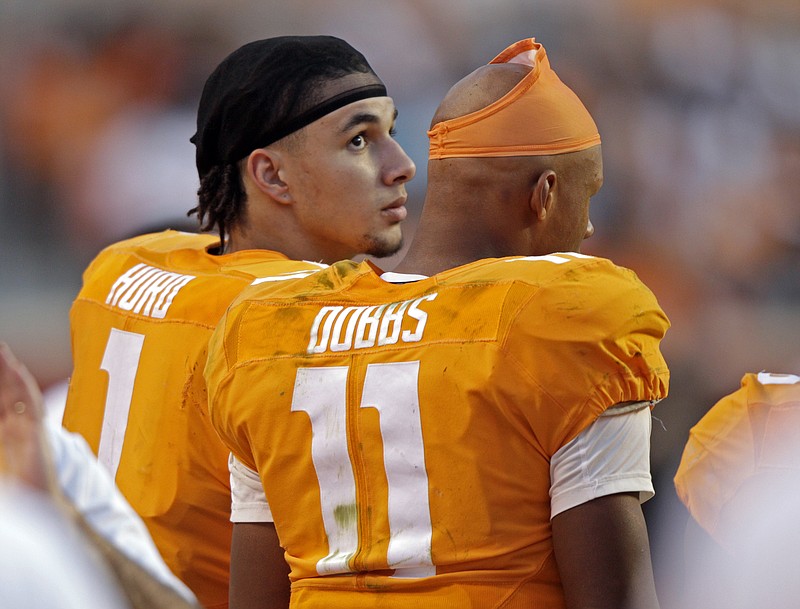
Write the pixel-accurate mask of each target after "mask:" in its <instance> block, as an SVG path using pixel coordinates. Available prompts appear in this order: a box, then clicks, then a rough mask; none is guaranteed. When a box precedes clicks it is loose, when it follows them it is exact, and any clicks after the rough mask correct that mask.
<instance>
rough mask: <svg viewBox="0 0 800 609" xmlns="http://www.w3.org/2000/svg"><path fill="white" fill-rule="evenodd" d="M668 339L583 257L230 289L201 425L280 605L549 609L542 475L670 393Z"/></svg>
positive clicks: (660, 323) (650, 307)
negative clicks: (247, 518)
mask: <svg viewBox="0 0 800 609" xmlns="http://www.w3.org/2000/svg"><path fill="white" fill-rule="evenodd" d="M668 325H669V323H668V321H667V319H666V317H665V315H664V313H663V312H662V311H661V309H660V308H659V306H658V304H657V302H656V299H655V297H654V296H653V294H652V293H651V292H650V291H649V290H648V289H647V288H646V287H645V286H644V285H643V284H642V283H641V282H640V281H639V280H638V279H637V278H636V276H635V275H634V273H633V272H631V271H628V270H626V269H621V268H619V267H616V266H614V265H613V264H612V263H611V262H609V261H607V260H603V259H600V258H593V257H589V256H582V255H580V254H556V255H551V256H542V257H531V258H508V259H497V260H484V261H479V262H475V263H473V264H469V265H466V266H463V267H460V268H456V269H452V270H449V271H446V272H443V273H441V274H439V275H436V276H434V277H431V278H428V279H424V280H420V281H416V282H412V283H407V284H396V285H395V284H388V283H386V282H385V281H383V280H382V279H380V277H379V276H378V275H377V274H376V273H375V271H374V270H373V268H372V267H371V265H369V263H361V264H360V265H359V264H355V263H350V262H342V263H337V264H336V265H334V266H332V267H330V268H329V269H327V270H325V271H321V272H319V273H316V274H313V275H310V276H309V277H307V278H305V279H300V280H299V281H292V282H285V283H284V284H282V285H278V284H274V285H272V286H254V287H253V288H248V289H247V290H245V291H244V292H243V293H242V294H241V296H240V298H238V299H237V301H236V302H235V303H234V305H232V307H231V308H230V309H229V311H228V313H227V314H226V317H225V318H224V321H223V322H221V323H220V325H219V326H218V328H217V331H216V332H215V333H214V336H213V338H212V341H211V343H210V347H209V362H208V366H207V368H206V379H207V382H208V387H209V396H210V402H209V405H210V412H211V418H212V422H213V424H214V426H215V427H216V428H217V430H218V431H219V433H220V436H221V437H222V439H223V441H224V442H225V443H226V444H228V446H229V447H230V448H231V450H232V452H233V453H234V454H235V455H236V456H237V458H238V459H239V460H240V461H242V462H243V463H244V464H245V465H247V466H249V467H251V468H252V469H255V470H257V471H258V472H259V474H260V476H261V479H262V482H263V485H264V490H265V493H266V497H267V500H268V502H269V505H270V508H271V510H272V514H273V516H274V520H275V525H276V528H277V531H278V535H279V537H280V540H281V545H282V546H283V547H284V548H285V550H286V558H287V560H288V562H289V564H290V567H291V578H292V582H293V583H292V607H293V608H294V607H297V608H303V609H307V608H310V607H326V608H331V609H337V608H345V607H347V608H352V607H392V608H411V607H414V608H417V607H420V606H425V607H459V608H466V607H481V608H489V607H506V608H512V607H539V608H545V607H547V608H550V607H563V606H564V600H563V594H562V591H561V585H560V581H559V576H558V571H557V569H556V564H555V559H554V556H553V547H552V542H551V530H550V498H549V495H548V493H549V488H550V470H549V468H550V458H551V456H552V455H553V454H554V453H555V452H556V451H558V450H559V448H561V447H562V446H564V445H565V444H566V443H567V442H569V441H570V440H572V439H573V438H574V437H576V436H577V435H578V434H579V433H580V432H581V431H582V430H584V429H585V428H586V427H587V426H588V425H590V424H591V423H592V422H593V421H594V420H595V419H596V418H597V417H598V416H599V415H600V414H601V413H602V412H603V411H604V410H605V409H607V408H608V407H610V406H612V405H614V404H616V403H619V402H625V401H631V400H632V401H644V400H659V399H661V398H663V397H664V396H665V395H666V393H667V385H668V370H667V367H666V364H665V362H664V360H663V358H662V356H661V353H660V350H659V342H660V340H661V338H662V336H663V335H664V333H665V331H666V329H667V327H668ZM364 591H371V592H375V594H365V593H364ZM409 593H412V594H409ZM414 593H423V594H422V597H420V596H418V595H417V594H414ZM421 598H424V602H421V600H420V599H421Z"/></svg>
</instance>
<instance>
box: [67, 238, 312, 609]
mask: <svg viewBox="0 0 800 609" xmlns="http://www.w3.org/2000/svg"><path fill="white" fill-rule="evenodd" d="M217 242H218V238H215V237H213V236H210V235H193V234H187V233H180V232H176V231H166V232H163V233H157V234H152V235H145V236H141V237H136V238H134V239H130V240H127V241H123V242H121V243H117V244H115V245H113V246H111V247H109V248H107V249H105V250H104V251H103V252H101V253H100V254H99V255H98V256H97V257H96V258H95V260H94V261H93V262H92V264H91V265H90V266H89V268H88V269H87V270H86V272H85V273H84V277H83V287H82V288H81V291H80V293H79V294H78V297H77V299H76V300H75V302H74V303H73V305H72V309H71V311H70V320H71V333H72V353H73V361H74V369H73V374H72V378H71V381H70V386H69V395H68V398H67V404H66V408H65V412H64V426H65V427H66V428H67V429H69V430H71V431H75V432H78V433H80V434H81V435H83V436H84V437H85V438H86V440H87V441H88V442H89V445H90V446H91V447H92V450H94V451H95V453H97V452H98V450H99V448H100V446H101V445H102V443H103V438H108V437H115V436H116V437H118V438H120V440H119V441H120V442H122V447H121V453H120V456H119V462H118V468H117V470H116V483H117V485H118V486H119V488H120V490H121V491H122V493H123V494H124V495H125V497H126V498H127V499H128V501H129V502H130V504H131V506H132V507H133V508H134V510H136V512H137V513H138V514H139V515H140V516H141V517H142V519H143V520H144V522H145V524H146V525H147V528H148V529H149V531H150V534H151V535H152V537H153V540H154V541H155V544H156V546H157V547H158V550H159V552H161V555H162V556H163V558H164V560H165V562H166V563H167V565H168V566H169V567H170V569H171V570H172V571H173V572H174V573H175V575H177V576H178V577H179V578H180V579H181V580H183V582H184V583H185V584H186V585H187V586H188V587H189V588H190V589H191V590H192V591H193V592H194V593H195V595H196V596H197V598H198V599H199V600H200V602H201V603H202V605H203V606H204V607H207V608H208V609H222V608H225V607H227V606H228V572H229V564H230V538H231V531H232V524H231V523H230V522H229V518H230V501H231V500H230V482H229V474H228V466H227V463H228V450H227V448H225V446H224V445H223V444H222V443H221V442H220V441H219V438H218V436H217V434H216V432H215V431H214V429H213V428H212V427H211V424H210V422H209V420H208V413H207V402H208V400H207V396H206V389H205V382H204V380H203V367H204V366H205V360H206V352H207V345H208V340H209V338H210V336H211V331H212V330H213V328H214V325H215V324H216V323H217V321H219V318H220V317H221V316H222V314H223V313H224V312H225V308H226V307H227V306H228V304H230V302H231V300H233V298H234V296H236V295H237V294H238V293H239V292H240V291H241V290H242V289H243V288H244V287H245V286H248V285H250V283H251V282H252V281H253V278H254V277H267V276H276V275H282V274H285V273H290V274H291V273H296V272H300V271H304V270H305V269H311V270H316V269H319V265H315V264H312V263H305V262H295V261H292V260H288V259H287V258H286V257H285V256H283V255H281V254H279V253H277V252H271V251H257V250H251V251H242V252H236V253H233V254H226V255H223V256H213V255H210V254H209V253H208V252H207V251H206V248H208V247H210V246H212V245H214V244H216V243H217ZM131 341H132V342H131ZM131 346H134V347H139V348H140V350H137V351H134V352H131V351H130V347H131ZM126 378H127V379H128V382H125V380H124V379H126ZM125 388H127V389H128V390H129V391H130V393H128V394H127V395H124V396H123V395H122V392H121V391H120V390H121V389H125ZM119 407H121V408H122V412H123V413H124V411H125V409H128V408H129V410H128V413H127V416H124V417H120V418H119V419H118V420H117V423H116V425H114V424H111V419H112V418H113V414H114V412H115V411H116V410H117V409H118V408H119ZM112 469H113V466H112Z"/></svg>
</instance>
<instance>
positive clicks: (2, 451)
mask: <svg viewBox="0 0 800 609" xmlns="http://www.w3.org/2000/svg"><path fill="white" fill-rule="evenodd" d="M43 419H44V399H43V398H42V393H41V391H40V390H39V386H38V385H37V383H36V380H35V379H34V378H33V375H32V374H31V373H30V371H29V370H28V369H27V368H26V367H25V366H24V365H23V364H22V363H21V362H19V361H18V360H17V358H16V357H14V354H13V353H12V352H11V349H10V348H9V347H8V345H6V344H5V343H0V475H2V476H6V477H8V478H10V479H12V480H14V481H16V482H17V483H19V484H22V485H25V486H28V487H30V488H34V489H37V490H40V491H43V492H45V493H48V494H50V495H55V496H57V495H58V492H57V490H56V484H55V474H54V470H53V467H54V466H53V463H52V457H51V455H50V450H49V446H48V444H47V439H46V436H45V429H44V421H43Z"/></svg>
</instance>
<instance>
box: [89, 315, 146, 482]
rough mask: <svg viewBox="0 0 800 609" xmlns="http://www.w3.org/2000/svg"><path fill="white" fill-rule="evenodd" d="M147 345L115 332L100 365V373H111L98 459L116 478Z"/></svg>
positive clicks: (137, 337) (130, 334)
mask: <svg viewBox="0 0 800 609" xmlns="http://www.w3.org/2000/svg"><path fill="white" fill-rule="evenodd" d="M143 344H144V334H137V333H135V332H126V331H125V330H117V329H116V328H111V334H110V335H109V337H108V343H106V350H105V353H104V354H103V361H102V363H101V364H100V369H101V370H105V371H106V372H108V393H107V394H106V408H105V414H104V415H103V426H102V428H101V430H100V446H99V447H98V450H97V458H98V459H99V460H100V463H102V464H103V465H104V466H105V467H106V469H108V471H109V472H111V475H112V476H116V474H117V468H118V467H119V459H120V454H121V453H122V443H123V442H124V441H125V430H126V429H127V427H128V413H129V412H130V409H131V398H132V397H133V383H134V381H135V380H136V371H137V370H138V369H139V357H140V356H141V354H142V345H143Z"/></svg>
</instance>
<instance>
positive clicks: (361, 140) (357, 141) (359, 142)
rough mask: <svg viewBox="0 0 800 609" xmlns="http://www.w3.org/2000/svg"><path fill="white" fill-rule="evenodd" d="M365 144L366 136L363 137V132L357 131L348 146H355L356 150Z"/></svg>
mask: <svg viewBox="0 0 800 609" xmlns="http://www.w3.org/2000/svg"><path fill="white" fill-rule="evenodd" d="M366 145H367V138H366V137H364V134H363V133H359V134H358V135H357V136H355V137H354V138H353V139H351V140H350V147H351V148H355V149H356V150H361V149H362V148H364V147H365V146H366Z"/></svg>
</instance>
